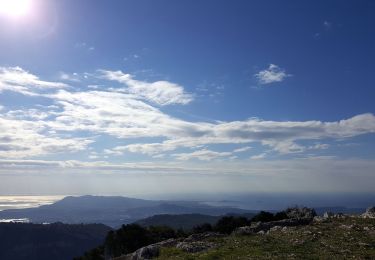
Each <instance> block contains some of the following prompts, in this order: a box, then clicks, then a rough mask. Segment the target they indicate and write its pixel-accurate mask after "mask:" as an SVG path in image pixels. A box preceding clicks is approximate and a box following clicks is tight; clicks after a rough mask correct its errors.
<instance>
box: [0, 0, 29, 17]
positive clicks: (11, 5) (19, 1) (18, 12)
mask: <svg viewBox="0 0 375 260" xmlns="http://www.w3.org/2000/svg"><path fill="white" fill-rule="evenodd" d="M30 9H31V0H0V14H2V15H7V16H10V17H15V18H17V17H21V16H25V15H26V14H27V13H29V11H30Z"/></svg>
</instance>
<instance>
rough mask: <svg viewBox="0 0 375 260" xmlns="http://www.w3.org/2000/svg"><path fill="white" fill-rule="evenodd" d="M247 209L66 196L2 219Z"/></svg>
mask: <svg viewBox="0 0 375 260" xmlns="http://www.w3.org/2000/svg"><path fill="white" fill-rule="evenodd" d="M248 212H249V211H247V210H242V209H238V208H230V207H214V206H208V205H204V204H201V203H199V202H194V201H193V202H190V201H157V200H142V199H134V198H127V197H113V196H81V197H71V196H70V197H65V198H64V199H62V200H60V201H57V202H55V203H53V204H51V205H44V206H40V207H37V208H28V209H12V210H10V209H9V210H3V211H0V219H23V218H26V219H29V220H30V222H33V223H53V222H63V223H69V224H78V223H103V224H105V225H108V226H111V227H119V226H121V225H122V224H127V223H132V222H134V221H137V220H139V219H143V218H147V217H150V216H153V215H157V214H205V215H212V216H218V215H223V214H227V213H236V214H244V213H248Z"/></svg>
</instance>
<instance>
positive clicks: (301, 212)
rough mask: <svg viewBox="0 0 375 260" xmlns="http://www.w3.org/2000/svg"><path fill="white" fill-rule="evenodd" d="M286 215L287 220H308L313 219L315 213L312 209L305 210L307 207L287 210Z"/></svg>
mask: <svg viewBox="0 0 375 260" xmlns="http://www.w3.org/2000/svg"><path fill="white" fill-rule="evenodd" d="M285 213H286V215H287V216H288V218H293V219H294V218H297V219H299V218H309V219H313V218H314V217H315V216H316V212H315V210H314V209H312V208H307V207H303V208H299V207H294V208H288V209H287V210H286V211H285Z"/></svg>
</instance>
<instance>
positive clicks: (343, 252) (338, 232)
mask: <svg viewBox="0 0 375 260" xmlns="http://www.w3.org/2000/svg"><path fill="white" fill-rule="evenodd" d="M193 243H196V245H195V247H190V248H189V247H185V248H184V247H181V248H179V249H178V248H176V247H162V248H161V250H160V255H159V257H158V259H349V258H351V259H353V258H354V259H375V219H369V218H368V219H363V218H358V217H356V218H345V219H340V218H336V219H330V220H327V221H322V222H313V223H312V224H310V225H306V226H298V227H287V228H285V227H284V228H273V229H271V230H270V231H269V232H265V233H264V232H260V233H259V234H254V235H230V236H223V237H209V238H206V239H202V240H201V241H196V242H193ZM205 246H206V247H207V248H209V249H208V250H203V251H200V252H195V253H194V251H195V250H197V251H199V250H200V249H201V248H204V247H205ZM194 248H195V249H194ZM187 251H190V252H187ZM119 259H126V258H119Z"/></svg>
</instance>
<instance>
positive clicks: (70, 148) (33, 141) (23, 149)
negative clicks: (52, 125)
mask: <svg viewBox="0 0 375 260" xmlns="http://www.w3.org/2000/svg"><path fill="white" fill-rule="evenodd" d="M45 130H46V128H45V125H44V122H41V121H25V120H14V119H7V118H4V117H2V116H0V157H1V158H26V157H34V156H39V155H48V154H54V153H62V152H68V153H69V152H77V151H80V150H83V149H85V148H86V147H87V145H88V144H90V143H92V141H91V140H87V139H83V138H61V137H58V136H53V135H50V134H48V133H47V132H46V131H45Z"/></svg>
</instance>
